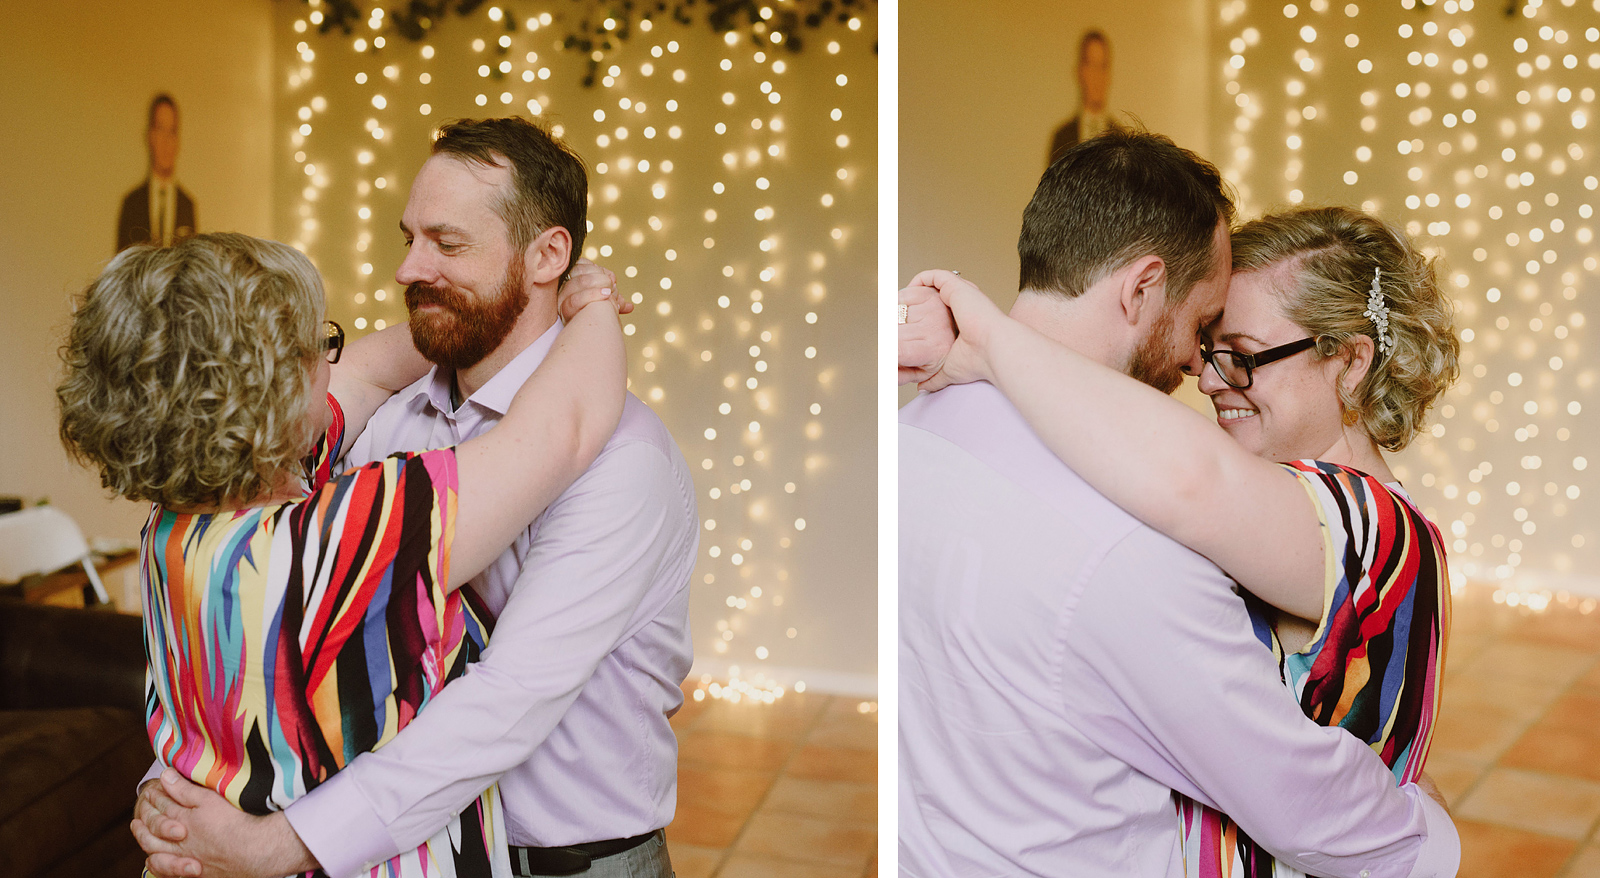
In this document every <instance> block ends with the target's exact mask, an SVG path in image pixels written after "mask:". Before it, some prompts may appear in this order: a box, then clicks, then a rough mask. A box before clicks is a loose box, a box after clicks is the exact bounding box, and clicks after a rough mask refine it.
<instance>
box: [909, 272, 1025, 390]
mask: <svg viewBox="0 0 1600 878" xmlns="http://www.w3.org/2000/svg"><path fill="white" fill-rule="evenodd" d="M924 289H926V290H933V291H936V292H937V293H938V295H939V302H941V303H943V305H944V308H943V309H941V308H935V307H932V306H931V305H930V304H928V303H924V302H922V301H917V302H916V303H915V304H912V305H911V307H910V314H909V315H908V319H907V321H906V324H905V326H903V327H901V330H900V367H901V368H900V375H901V379H902V382H901V383H904V382H905V380H906V375H907V371H908V369H909V370H910V371H912V372H914V373H915V372H919V371H921V372H926V373H927V374H926V375H924V376H922V377H919V378H918V379H917V380H918V382H919V383H918V384H917V388H918V389H919V390H928V391H932V390H939V389H941V388H944V387H948V386H949V385H951V384H968V383H971V382H973V381H989V380H992V378H993V374H992V372H991V371H990V366H989V358H988V343H989V336H990V334H991V332H992V330H993V328H994V326H995V324H996V323H997V322H998V321H1003V320H1005V319H1007V318H1006V316H1005V315H1004V314H1002V313H1001V312H1000V309H999V307H997V306H996V305H995V303H994V302H993V301H991V300H990V299H989V297H988V296H986V295H984V294H983V291H982V290H980V289H978V288H977V287H976V286H974V285H973V284H972V283H971V282H970V281H966V280H963V279H962V278H961V277H960V275H957V274H956V273H955V272H951V271H941V270H937V269H936V270H933V271H924V272H922V273H921V274H919V275H917V276H916V277H914V278H912V279H911V286H909V287H907V288H906V289H905V290H903V291H901V301H902V302H905V301H907V294H908V293H911V294H912V298H913V299H918V300H920V299H922V298H924V296H925V294H924V293H923V292H921V291H922V290H924ZM945 309H948V311H946V310H945ZM941 320H942V321H945V322H948V321H954V323H955V326H954V333H955V338H954V340H953V341H952V342H951V343H950V344H949V345H948V346H946V345H943V344H942V342H941V337H940V331H939V330H940V325H941V324H940V321H941ZM912 327H915V328H913V329H911V331H910V332H908V331H907V330H908V328H912ZM908 336H909V339H908ZM908 342H909V343H908ZM941 350H942V352H943V356H942V358H940V357H938V356H937V354H938V353H939V352H940V351H941ZM919 360H920V362H918V361H919Z"/></svg>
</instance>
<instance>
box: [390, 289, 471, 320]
mask: <svg viewBox="0 0 1600 878" xmlns="http://www.w3.org/2000/svg"><path fill="white" fill-rule="evenodd" d="M423 305H438V306H439V307H441V308H444V309H446V310H449V311H457V312H459V311H465V310H468V309H470V308H471V306H472V303H471V302H470V301H468V299H467V297H466V296H464V295H462V294H461V293H459V292H457V291H456V290H452V289H449V288H448V287H436V286H433V285H432V284H425V283H423V282H421V281H417V282H416V283H414V284H412V285H410V286H408V287H406V310H407V311H410V312H412V313H415V312H416V310H417V309H418V308H420V307H422V306H423Z"/></svg>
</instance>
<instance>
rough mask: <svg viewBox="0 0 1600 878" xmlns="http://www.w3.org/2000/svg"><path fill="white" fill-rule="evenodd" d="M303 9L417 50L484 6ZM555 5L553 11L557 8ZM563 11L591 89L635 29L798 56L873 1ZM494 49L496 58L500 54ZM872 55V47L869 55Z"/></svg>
mask: <svg viewBox="0 0 1600 878" xmlns="http://www.w3.org/2000/svg"><path fill="white" fill-rule="evenodd" d="M302 2H304V3H305V4H306V5H308V6H310V7H312V9H313V15H312V19H313V21H316V20H317V18H318V15H319V14H320V18H321V20H320V22H317V27H318V30H319V31H320V32H321V33H324V34H326V33H328V32H329V31H332V30H335V29H337V30H339V31H341V32H343V33H344V34H346V35H349V34H351V33H353V32H354V30H355V29H356V27H357V26H360V27H362V28H363V29H366V28H368V27H369V22H371V21H373V18H372V9H373V8H374V7H381V8H382V9H383V14H382V17H381V19H380V20H379V21H380V24H379V29H378V33H380V34H381V33H392V34H394V35H396V36H399V37H402V38H404V39H407V40H411V41H412V42H418V41H421V40H423V39H424V38H426V37H427V36H428V32H429V31H430V30H431V29H432V28H433V27H434V26H435V25H437V24H438V22H439V21H441V20H442V19H444V18H445V17H447V16H449V15H451V14H455V15H458V16H461V17H467V16H470V15H473V14H474V13H476V12H477V11H478V10H479V9H480V8H481V7H482V6H484V4H485V3H486V2H487V0H403V2H398V3H395V4H394V5H393V6H383V4H382V3H377V4H374V3H369V2H367V0H302ZM547 2H548V0H547ZM554 2H556V3H557V5H560V3H561V0H554ZM498 5H499V6H500V7H501V8H502V9H504V14H503V15H501V16H500V26H502V27H504V28H505V29H506V31H507V32H515V31H516V30H518V29H519V28H520V27H521V25H520V24H518V19H517V16H516V15H515V14H513V7H514V6H515V5H517V3H516V0H501V2H500V3H499V4H498ZM541 5H546V4H541ZM566 5H567V7H568V11H566V12H554V16H555V25H556V26H557V27H560V28H564V29H565V30H566V35H565V37H564V38H562V39H561V45H562V47H563V48H565V49H567V50H569V51H574V52H581V53H583V54H584V55H585V56H587V58H588V62H589V63H588V69H587V71H586V73H585V75H584V78H583V84H584V85H585V86H593V85H594V83H595V76H596V75H597V73H598V71H599V69H600V63H601V61H602V60H603V59H604V58H605V54H606V53H607V52H610V51H612V50H613V49H615V48H617V47H618V46H619V45H620V44H621V43H623V42H625V41H627V40H628V38H629V37H631V36H632V35H633V33H634V31H635V29H636V28H637V27H638V24H639V23H640V22H644V21H649V22H652V23H653V22H656V21H659V20H663V19H671V20H672V21H675V22H677V23H679V24H682V25H694V24H695V23H696V22H697V21H703V23H704V24H707V25H709V26H710V27H711V29H712V30H713V31H714V32H716V33H719V34H722V33H728V32H730V31H732V32H738V33H741V34H744V35H745V36H747V37H749V39H750V40H751V41H752V42H755V43H758V44H761V45H768V46H772V47H773V48H780V47H781V48H784V49H787V50H788V51H790V52H800V51H802V50H803V49H804V48H805V45H806V40H805V35H804V34H803V33H802V31H803V30H806V29H811V30H815V29H817V28H820V27H822V25H824V24H826V23H828V22H830V21H836V22H838V23H840V24H844V23H846V22H848V21H849V20H850V19H851V18H853V17H855V16H857V15H873V14H874V13H876V11H877V5H878V0H768V2H767V3H766V4H762V3H758V2H755V0H670V2H668V0H611V2H607V0H567V3H566ZM497 48H500V52H501V53H502V54H504V53H505V52H506V51H507V50H506V49H504V48H503V47H497ZM877 49H878V45H877V41H876V40H874V41H873V44H872V50H873V52H874V54H876V52H877ZM374 51H376V50H374Z"/></svg>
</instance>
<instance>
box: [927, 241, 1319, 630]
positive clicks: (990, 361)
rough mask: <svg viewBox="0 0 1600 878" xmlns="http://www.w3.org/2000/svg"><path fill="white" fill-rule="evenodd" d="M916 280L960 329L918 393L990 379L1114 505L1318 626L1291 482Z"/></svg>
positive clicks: (1000, 318)
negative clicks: (940, 301) (934, 294)
mask: <svg viewBox="0 0 1600 878" xmlns="http://www.w3.org/2000/svg"><path fill="white" fill-rule="evenodd" d="M912 284H913V285H914V286H928V287H933V288H935V289H938V290H939V292H940V296H941V298H942V299H943V300H944V301H945V303H946V304H947V305H949V306H950V308H951V311H952V313H953V315H954V317H955V321H956V325H957V326H958V327H959V332H960V334H959V337H958V338H957V339H956V341H955V343H954V344H953V345H952V346H951V348H950V350H949V353H948V354H946V355H945V357H944V359H943V364H942V368H941V369H940V371H939V373H938V374H937V375H935V376H934V377H933V378H931V379H929V380H928V381H925V382H923V385H922V386H923V387H924V389H931V390H936V389H938V388H940V387H944V386H946V385H948V384H956V383H966V382H971V381H989V382H990V383H992V384H994V385H995V386H996V387H998V388H999V389H1000V390H1001V391H1003V392H1004V393H1005V395H1006V396H1007V397H1008V398H1009V399H1010V400H1011V402H1012V404H1014V405H1015V406H1016V407H1017V409H1018V410H1019V411H1020V412H1021V413H1022V415H1023V417H1024V418H1025V419H1026V420H1027V421H1028V423H1029V425H1031V426H1032V427H1033V429H1034V431H1035V432H1037V433H1038V434H1039V436H1040V438H1041V439H1043V440H1044V442H1045V444H1046V445H1047V446H1049V448H1050V450H1051V451H1053V452H1055V454H1056V456H1058V457H1060V458H1061V460H1062V461H1063V462H1064V463H1066V464H1067V465H1068V466H1070V467H1071V468H1072V469H1073V470H1074V471H1075V472H1076V473H1078V475H1079V476H1081V477H1082V478H1083V479H1084V480H1085V481H1087V482H1088V483H1089V484H1090V485H1091V486H1093V487H1094V488H1095V489H1096V490H1098V491H1099V492H1100V493H1102V494H1104V495H1105V496H1106V497H1107V498H1109V499H1110V500H1111V501H1112V502H1114V503H1116V504H1117V505H1118V506H1121V507H1122V508H1123V509H1126V510H1127V511H1128V512H1129V513H1131V514H1133V515H1134V516H1135V517H1137V518H1138V519H1139V520H1141V521H1143V522H1144V523H1146V524H1148V525H1149V526H1150V527H1152V528H1154V529H1156V530H1157V531H1160V532H1161V533H1163V534H1166V535H1167V536H1169V537H1171V538H1173V539H1174V540H1177V541H1178V542H1180V543H1183V544H1184V545H1186V546H1188V547H1189V548H1191V549H1194V550H1195V551H1196V552H1199V553H1200V554H1202V555H1205V556H1206V557H1207V558H1210V559H1211V560H1212V561H1213V562H1215V563H1216V564H1217V566H1219V567H1221V568H1222V569H1223V570H1225V571H1227V572H1228V574H1229V575H1231V576H1232V577H1233V578H1234V579H1236V580H1237V581H1238V582H1239V583H1240V584H1241V585H1243V586H1244V587H1245V588H1247V589H1249V590H1250V591H1251V592H1253V593H1255V594H1256V595H1257V596H1259V597H1260V598H1261V599H1263V600H1265V601H1267V602H1268V603H1270V604H1272V605H1274V606H1276V607H1279V608H1280V609H1283V610H1285V611H1287V612H1289V613H1292V614H1294V615H1296V616H1300V617H1302V618H1307V619H1313V620H1315V619H1320V618H1321V616H1322V611H1323V600H1324V587H1325V586H1324V581H1325V568H1324V558H1323V555H1324V551H1323V544H1322V533H1321V525H1320V523H1319V521H1318V519H1317V510H1316V507H1315V506H1314V505H1313V504H1312V501H1311V498H1310V497H1309V496H1308V495H1307V493H1306V491H1305V489H1304V488H1303V487H1302V486H1301V485H1300V483H1299V480H1297V479H1296V478H1295V477H1294V476H1293V475H1291V474H1290V473H1288V472H1286V471H1284V469H1283V468H1282V467H1280V466H1278V465H1277V464H1275V463H1273V462H1271V461H1267V460H1263V459H1261V458H1258V457H1256V456H1254V455H1252V454H1250V453H1249V452H1247V451H1245V450H1244V448H1243V447H1241V446H1240V445H1239V444H1238V443H1237V442H1235V441H1233V439H1232V438H1230V437H1229V436H1228V435H1227V434H1226V433H1225V432H1223V431H1222V429H1221V428H1220V427H1218V426H1217V425H1216V424H1215V423H1213V422H1211V421H1209V420H1207V419H1206V418H1205V417H1203V416H1201V415H1200V414H1199V413H1198V412H1195V411H1194V410H1193V409H1190V408H1189V407H1188V406H1185V405H1184V404H1182V403H1180V402H1178V401H1177V400H1175V399H1172V398H1171V397H1169V396H1167V395H1166V394H1164V393H1161V392H1160V391H1158V390H1156V389H1154V388H1152V387H1149V386H1147V385H1145V384H1142V383H1140V382H1138V381H1136V380H1134V379H1132V378H1129V377H1128V376H1127V375H1124V374H1122V373H1121V372H1118V371H1116V370H1114V369H1111V368H1108V367H1106V366H1103V365H1101V364H1099V363H1097V362H1094V361H1092V360H1090V359H1088V358H1087V357H1084V356H1082V355H1081V354H1078V353H1077V352H1075V351H1073V350H1071V349H1070V348H1067V347H1066V346H1064V345H1061V344H1059V343H1057V342H1055V341H1053V340H1051V339H1049V338H1046V337H1045V336H1043V335H1040V334H1039V333H1038V332H1035V331H1034V330H1033V329H1031V328H1029V327H1027V326H1025V325H1023V324H1021V323H1019V322H1017V321H1015V320H1012V319H1011V318H1009V317H1007V316H1006V315H1004V314H1002V313H1000V310H999V309H998V308H997V307H995V305H994V303H993V302H992V301H990V300H989V298H988V297H987V296H985V295H984V294H983V292H982V291H980V290H979V289H978V288H977V287H975V286H973V285H972V284H970V283H968V282H966V281H964V280H962V279H960V278H959V277H956V276H954V275H952V274H950V273H949V272H923V273H922V274H920V275H918V276H917V278H916V279H915V280H913V281H912ZM924 356H926V355H925V354H924ZM902 365H903V366H904V365H906V364H904V363H902Z"/></svg>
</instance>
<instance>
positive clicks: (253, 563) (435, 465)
mask: <svg viewBox="0 0 1600 878" xmlns="http://www.w3.org/2000/svg"><path fill="white" fill-rule="evenodd" d="M328 404H329V405H330V406H331V407H332V409H333V413H334V421H333V427H332V429H331V430H330V431H329V433H328V435H327V436H325V437H324V439H323V441H322V443H321V444H320V445H319V446H318V447H317V449H316V450H315V452H313V454H312V456H311V457H310V458H308V460H307V472H308V474H309V476H308V479H309V485H308V488H309V490H308V496H307V497H306V499H304V500H302V501H298V502H293V503H283V504H278V505H271V506H263V507H257V508H251V509H241V510H238V511H236V512H228V513H219V514H181V513H177V512H173V511H171V510H168V509H163V508H161V507H156V508H155V509H153V510H152V511H151V513H150V519H149V521H148V522H147V523H146V525H145V529H144V533H143V538H142V545H141V553H142V558H141V564H140V575H141V578H142V579H143V584H144V594H145V644H146V647H145V651H146V656H147V660H148V664H149V676H148V679H147V683H146V695H145V710H146V716H147V727H148V730H149V734H150V741H151V744H152V745H153V746H154V748H155V752H156V756H157V758H158V759H159V760H160V761H161V762H162V763H164V764H166V765H170V766H172V767H173V768H176V769H177V770H178V771H179V772H181V773H182V774H183V775H184V776H185V777H188V778H189V779H191V780H193V781H194V782H196V783H199V784H203V785H205V786H207V787H210V788H212V789H214V790H216V791H218V792H219V793H221V794H222V795H223V796H225V797H226V798H227V799H228V800H229V801H230V802H232V803H234V804H235V805H237V806H239V807H240V808H242V809H244V810H245V811H248V812H251V813H253V814H265V813H268V812H270V811H276V810H280V809H282V808H284V807H285V806H287V805H288V804H289V803H290V802H291V801H293V800H294V799H296V798H298V797H300V796H302V795H304V794H305V793H306V792H308V791H309V790H311V789H313V788H314V787H316V786H317V785H318V784H320V783H322V782H323V781H325V780H327V779H328V778H329V777H330V776H332V775H333V773H334V772H337V771H338V770H340V769H341V768H343V767H344V766H345V765H346V764H348V763H349V762H350V760H352V759H354V758H355V757H356V756H358V755H359V754H361V753H364V752H367V751H369V750H374V749H376V748H378V747H381V746H383V744H384V743H386V742H387V741H389V740H390V739H391V738H393V737H394V735H395V734H396V733H397V732H398V731H399V730H400V729H402V728H404V727H405V725H406V724H407V723H408V722H410V720H411V719H412V718H413V717H414V716H416V714H417V711H419V710H421V709H422V708H423V706H425V705H426V704H427V703H428V701H429V700H430V699H431V698H432V697H433V696H434V695H435V694H437V693H438V692H439V690H440V689H441V688H442V687H443V686H444V684H445V683H446V682H448V681H449V680H451V679H454V678H455V677H458V676H460V675H461V674H462V673H463V672H464V671H465V670H466V666H467V663H468V662H471V661H474V660H475V659H476V658H477V657H478V655H479V653H480V652H481V650H482V649H483V647H484V644H485V642H486V640H487V634H488V629H487V626H486V624H485V622H484V620H487V619H488V618H489V616H488V615H487V614H486V613H482V612H481V611H480V610H479V609H477V608H474V607H471V606H469V605H468V599H469V597H470V596H471V589H460V590H457V591H455V592H453V593H446V590H445V586H446V583H447V581H448V575H447V574H448V570H449V559H450V543H451V539H452V537H453V530H454V523H455V509H456V469H455V466H456V463H455V461H456V459H455V451H454V449H448V448H447V449H443V450H439V451H428V452H423V453H420V454H397V455H395V456H393V457H390V458H387V459H385V460H382V461H377V462H375V463H371V464H368V465H367V466H364V467H361V468H359V469H353V470H350V471H349V472H346V473H343V474H342V475H338V476H333V475H332V472H331V470H332V463H333V462H332V460H331V459H330V458H331V454H332V450H334V449H337V448H339V445H340V440H341V438H342V436H343V433H344V415H343V412H342V411H341V410H340V409H339V407H338V405H337V403H335V402H334V401H333V398H332V397H331V396H330V397H329V398H328ZM505 852H506V840H505V835H504V818H503V815H502V813H501V811H500V798H499V794H498V792H497V790H496V789H495V788H490V789H489V790H488V791H486V792H485V793H484V795H483V796H482V797H480V798H479V799H478V801H477V802H476V803H475V804H474V805H473V806H470V807H468V808H467V810H466V811H464V812H463V813H462V814H461V816H460V817H458V818H457V819H456V820H455V821H454V822H453V823H452V824H451V825H450V826H449V827H446V829H445V830H443V831H441V832H440V833H439V834H437V835H435V836H434V837H433V838H432V839H430V840H429V841H428V842H426V843H425V844H423V845H422V846H421V847H419V848H417V849H416V850H414V851H411V852H408V853H406V854H402V855H401V856H399V857H396V858H394V859H392V860H390V861H388V862H387V863H381V864H378V865H377V866H374V867H372V870H371V875H372V876H374V878H377V876H386V878H399V876H407V878H409V876H418V878H420V876H424V875H426V876H429V878H433V876H461V878H466V876H489V875H495V876H500V875H505V874H508V873H509V863H506V864H504V865H502V866H501V867H500V868H492V867H491V863H493V862H495V861H496V859H498V860H505V859H506V853H505Z"/></svg>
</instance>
